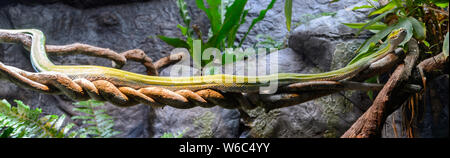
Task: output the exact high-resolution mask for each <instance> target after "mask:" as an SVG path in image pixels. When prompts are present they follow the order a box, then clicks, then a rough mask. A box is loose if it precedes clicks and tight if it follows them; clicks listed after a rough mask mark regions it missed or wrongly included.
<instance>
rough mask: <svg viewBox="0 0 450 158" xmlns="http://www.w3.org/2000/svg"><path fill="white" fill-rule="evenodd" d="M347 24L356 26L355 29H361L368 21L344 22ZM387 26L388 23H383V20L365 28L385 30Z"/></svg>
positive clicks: (351, 26) (352, 26)
mask: <svg viewBox="0 0 450 158" xmlns="http://www.w3.org/2000/svg"><path fill="white" fill-rule="evenodd" d="M342 24H344V25H345V26H348V27H350V28H354V29H361V28H363V27H364V26H365V25H367V23H342ZM386 27H387V25H386V24H384V23H382V22H376V23H374V24H372V25H370V26H366V28H365V29H367V30H383V29H385V28H386Z"/></svg>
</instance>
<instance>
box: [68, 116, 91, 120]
mask: <svg viewBox="0 0 450 158" xmlns="http://www.w3.org/2000/svg"><path fill="white" fill-rule="evenodd" d="M71 119H72V120H91V119H94V117H92V116H72V117H71Z"/></svg>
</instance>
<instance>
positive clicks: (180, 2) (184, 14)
mask: <svg viewBox="0 0 450 158" xmlns="http://www.w3.org/2000/svg"><path fill="white" fill-rule="evenodd" d="M177 6H178V9H179V12H180V15H181V18H182V19H183V22H184V24H185V25H186V27H187V28H189V26H190V24H191V17H190V16H189V12H188V10H187V5H186V2H185V1H184V0H177Z"/></svg>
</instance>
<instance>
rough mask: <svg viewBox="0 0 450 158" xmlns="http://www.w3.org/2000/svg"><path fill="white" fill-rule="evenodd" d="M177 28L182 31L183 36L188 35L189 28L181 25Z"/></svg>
mask: <svg viewBox="0 0 450 158" xmlns="http://www.w3.org/2000/svg"><path fill="white" fill-rule="evenodd" d="M177 27H178V28H179V29H180V31H181V34H183V36H187V33H188V28H187V27H184V26H182V25H180V24H178V25H177Z"/></svg>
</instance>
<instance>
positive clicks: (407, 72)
mask: <svg viewBox="0 0 450 158" xmlns="http://www.w3.org/2000/svg"><path fill="white" fill-rule="evenodd" d="M408 47H409V49H410V52H409V53H408V55H407V56H406V58H405V60H404V63H402V64H400V65H398V66H397V68H396V69H395V71H394V72H393V73H392V75H391V77H390V78H389V80H388V82H387V83H386V84H385V86H384V87H383V89H382V90H381V91H380V93H379V94H378V96H377V97H376V99H375V101H374V102H373V104H372V106H371V107H370V108H369V109H368V110H367V111H366V112H365V113H364V114H363V115H362V116H361V117H360V118H359V119H358V120H357V121H356V122H355V123H354V124H353V125H352V126H351V127H350V129H349V130H347V131H346V132H345V133H344V134H343V135H342V136H341V138H371V137H381V130H382V128H383V125H384V123H385V121H386V118H387V117H388V116H389V115H390V114H392V112H394V111H395V110H396V109H397V108H399V107H400V105H402V104H403V103H404V102H405V100H406V99H407V98H408V97H409V96H410V95H411V93H409V92H405V91H401V89H403V87H404V85H406V82H407V80H408V79H409V77H410V76H411V72H412V69H413V68H414V66H415V63H416V60H417V59H418V57H419V48H418V44H417V41H416V40H415V39H411V40H410V41H409V43H408Z"/></svg>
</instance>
